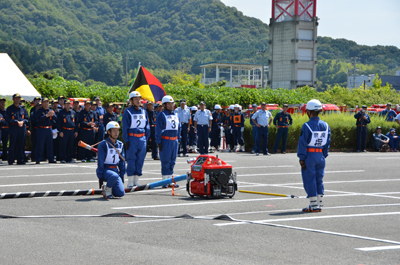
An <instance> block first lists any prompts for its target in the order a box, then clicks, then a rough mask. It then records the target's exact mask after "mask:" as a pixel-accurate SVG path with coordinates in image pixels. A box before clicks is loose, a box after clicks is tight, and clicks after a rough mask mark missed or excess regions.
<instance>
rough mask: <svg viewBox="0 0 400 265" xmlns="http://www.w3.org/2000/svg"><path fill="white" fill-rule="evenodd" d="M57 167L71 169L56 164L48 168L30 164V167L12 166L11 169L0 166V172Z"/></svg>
mask: <svg viewBox="0 0 400 265" xmlns="http://www.w3.org/2000/svg"><path fill="white" fill-rule="evenodd" d="M43 165H44V164H43ZM58 167H71V165H64V164H60V165H58V164H55V165H52V166H50V167H42V166H38V165H35V164H32V166H30V165H25V166H12V167H8V166H0V170H1V172H3V171H5V170H31V169H49V168H52V169H55V168H58Z"/></svg>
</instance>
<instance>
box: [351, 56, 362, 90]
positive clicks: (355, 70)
mask: <svg viewBox="0 0 400 265" xmlns="http://www.w3.org/2000/svg"><path fill="white" fill-rule="evenodd" d="M351 59H352V60H353V87H352V88H356V72H357V71H358V69H357V68H356V63H357V59H361V58H359V57H351Z"/></svg>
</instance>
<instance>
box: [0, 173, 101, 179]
mask: <svg viewBox="0 0 400 265" xmlns="http://www.w3.org/2000/svg"><path fill="white" fill-rule="evenodd" d="M74 174H75V173H65V174H60V173H54V174H40V175H15V176H0V178H23V177H47V176H54V177H57V176H73V175H74ZM79 175H96V172H90V173H79Z"/></svg>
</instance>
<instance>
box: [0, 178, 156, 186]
mask: <svg viewBox="0 0 400 265" xmlns="http://www.w3.org/2000/svg"><path fill="white" fill-rule="evenodd" d="M159 179H160V178H143V179H140V180H159ZM79 183H98V181H97V180H96V181H93V180H87V181H68V182H45V183H23V184H6V185H0V188H1V187H23V186H40V185H62V184H79Z"/></svg>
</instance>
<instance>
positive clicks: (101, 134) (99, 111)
mask: <svg viewBox="0 0 400 265" xmlns="http://www.w3.org/2000/svg"><path fill="white" fill-rule="evenodd" d="M94 101H96V103H97V107H96V110H95V111H96V112H97V115H98V117H99V120H98V132H97V133H96V135H97V136H96V141H98V142H100V141H103V140H104V130H105V127H104V115H105V114H106V110H105V109H104V108H103V103H102V102H101V98H100V97H99V96H97V97H95V98H94Z"/></svg>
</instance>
